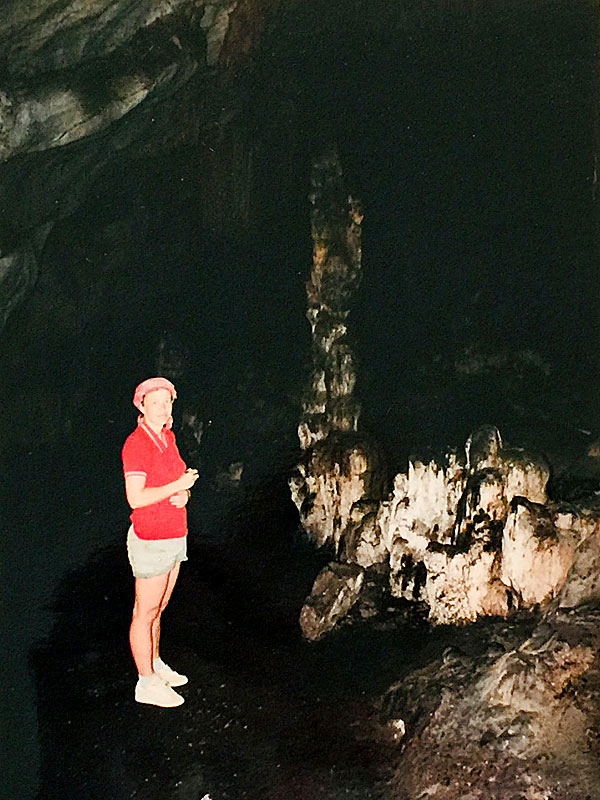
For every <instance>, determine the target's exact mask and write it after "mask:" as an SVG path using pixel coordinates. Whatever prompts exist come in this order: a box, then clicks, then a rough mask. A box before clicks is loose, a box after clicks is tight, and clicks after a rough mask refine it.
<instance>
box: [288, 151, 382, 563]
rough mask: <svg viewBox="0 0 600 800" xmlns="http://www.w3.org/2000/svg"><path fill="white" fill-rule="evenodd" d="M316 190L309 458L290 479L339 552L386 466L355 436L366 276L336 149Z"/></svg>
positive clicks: (301, 504) (307, 516)
mask: <svg viewBox="0 0 600 800" xmlns="http://www.w3.org/2000/svg"><path fill="white" fill-rule="evenodd" d="M311 187H312V191H311V195H310V200H311V204H312V211H311V227H312V238H313V262H312V269H311V273H310V277H309V279H308V281H307V284H306V292H307V298H308V310H307V314H306V315H307V318H308V320H309V323H310V326H311V332H312V356H313V368H312V373H311V377H310V380H309V385H308V388H307V391H306V395H305V398H304V404H303V413H302V419H301V422H300V425H299V427H298V436H299V439H300V445H301V447H302V449H303V450H304V458H303V460H302V462H301V463H300V464H299V465H298V468H297V470H296V472H295V473H294V475H293V476H292V477H291V479H290V489H291V493H292V499H293V501H294V503H295V504H296V506H297V508H298V510H299V512H300V521H301V524H302V526H303V528H304V530H305V531H306V532H307V533H308V535H309V537H310V538H311V539H312V540H313V541H314V542H315V543H316V544H317V546H318V547H321V546H323V545H325V544H327V545H329V546H331V547H332V549H333V551H334V553H336V554H337V553H339V552H340V550H341V549H342V544H343V541H344V537H345V536H346V534H347V533H348V534H349V531H347V528H348V526H349V525H350V523H352V526H353V532H352V535H353V536H354V538H355V539H356V536H355V534H356V526H357V525H360V521H361V515H360V513H359V508H360V505H357V504H361V503H363V504H364V503H365V502H369V501H372V500H375V501H378V500H379V499H380V497H381V494H382V475H383V470H382V464H381V459H380V457H379V454H378V451H377V448H375V447H374V445H373V443H372V442H370V441H369V439H368V437H366V436H364V435H360V434H358V433H357V427H358V418H359V412H360V406H359V404H358V402H357V401H356V399H355V397H354V387H355V382H356V371H355V365H354V356H353V353H352V349H351V347H350V345H349V343H348V339H347V317H348V314H349V313H350V304H351V299H352V294H353V292H354V291H355V290H356V288H357V286H358V285H359V282H360V278H361V222H362V212H361V210H360V204H359V203H358V202H357V201H356V200H355V199H353V198H351V197H348V196H347V194H345V191H344V184H343V174H342V168H341V165H340V162H339V158H338V155H337V152H336V150H335V149H330V150H327V151H326V152H325V153H324V154H323V156H322V157H321V158H319V159H317V160H316V161H315V163H314V165H313V170H312V174H311ZM371 510H372V509H371ZM352 514H353V516H352V518H351V515H352ZM365 530H366V529H365ZM369 535H370V534H369ZM365 536H366V533H365ZM372 544H373V543H372ZM370 546H371V545H369V546H367V545H365V547H363V548H362V550H363V551H364V552H363V553H362V554H361V555H357V553H358V551H359V550H360V549H361V548H360V547H359V548H358V550H357V549H356V548H355V547H354V545H351V549H353V550H354V556H353V557H352V559H351V560H355V561H356V562H357V563H359V562H361V561H363V560H364V559H365V558H366V559H367V560H368V558H369V557H368V556H367V555H366V553H367V551H368V549H369V547H370ZM375 547H376V549H379V545H375Z"/></svg>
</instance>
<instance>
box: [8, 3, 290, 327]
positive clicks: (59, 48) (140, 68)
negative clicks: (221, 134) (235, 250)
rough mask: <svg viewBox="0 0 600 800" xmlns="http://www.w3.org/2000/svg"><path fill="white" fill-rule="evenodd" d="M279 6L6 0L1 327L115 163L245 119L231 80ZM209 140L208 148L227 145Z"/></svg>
mask: <svg viewBox="0 0 600 800" xmlns="http://www.w3.org/2000/svg"><path fill="white" fill-rule="evenodd" d="M277 5H278V0H251V1H250V2H240V0H214V2H210V3H204V2H199V0H169V2H165V1H164V0H142V2H137V3H131V2H128V0H117V2H115V0H89V2H82V1H81V0H60V1H59V2H50V0H23V1H22V2H21V0H18V1H17V0H7V2H5V3H3V6H2V9H1V10H0V44H1V45H2V52H3V58H2V64H1V65H0V329H1V327H2V326H3V325H4V324H5V322H6V320H7V319H8V317H9V316H10V314H11V313H12V312H13V310H14V309H15V308H16V307H17V306H18V305H19V304H20V303H21V302H22V301H23V299H24V298H25V297H26V296H27V294H28V292H29V291H30V290H31V289H32V287H33V286H34V285H35V283H36V281H37V276H38V263H39V255H40V252H41V249H42V247H43V245H44V242H45V239H46V237H47V235H48V233H49V232H50V230H51V228H52V226H53V224H54V223H55V222H56V221H57V220H59V219H64V218H65V217H67V216H69V215H70V214H72V213H73V212H74V211H76V210H77V209H78V208H79V206H80V205H81V204H82V203H84V202H85V199H86V196H87V194H88V192H89V191H90V190H91V189H92V188H93V186H94V183H95V181H96V180H98V179H99V177H100V176H101V175H102V174H103V171H104V170H106V169H107V167H108V166H109V165H111V164H119V163H120V161H122V160H123V159H125V160H126V159H127V158H130V159H133V158H136V157H139V156H140V155H144V156H151V155H152V154H156V153H161V154H164V153H167V152H169V151H170V150H171V149H173V148H174V147H176V146H180V145H182V144H184V143H187V144H192V145H195V144H197V142H198V138H199V132H200V130H201V129H203V128H204V129H206V130H210V131H215V130H217V131H219V130H222V126H223V125H224V124H225V123H227V124H229V123H230V122H231V121H232V119H235V114H236V112H235V101H234V100H233V99H232V98H233V96H234V95H235V92H234V93H232V94H231V96H230V97H229V98H228V99H227V100H224V99H223V98H224V96H225V95H226V88H225V86H226V81H224V76H225V75H230V76H234V75H236V74H237V73H238V72H239V71H240V68H241V67H242V66H243V65H244V64H245V63H246V62H247V60H248V58H249V57H250V56H251V55H252V53H253V52H254V51H255V50H256V48H257V47H258V44H259V41H260V36H261V34H262V31H263V28H264V26H265V23H266V20H267V18H268V16H269V13H271V12H272V11H273V10H274V9H275V8H276V7H277ZM219 82H221V84H220V83H219ZM219 85H221V88H222V92H223V96H222V97H221V98H219V97H218V94H217V91H216V88H217V87H218V86H219ZM211 136H212V134H211ZM213 138H214V137H213ZM211 147H212V150H211V149H209V148H208V147H207V148H206V149H207V153H208V154H211V153H213V152H214V151H215V150H218V149H219V146H218V145H217V144H214V145H211ZM206 172H207V173H209V169H207V170H206ZM209 174H210V173H209ZM242 190H243V187H238V192H239V191H242ZM211 208H212V209H213V210H212V214H213V216H215V214H216V208H215V204H214V202H213V203H212V204H211Z"/></svg>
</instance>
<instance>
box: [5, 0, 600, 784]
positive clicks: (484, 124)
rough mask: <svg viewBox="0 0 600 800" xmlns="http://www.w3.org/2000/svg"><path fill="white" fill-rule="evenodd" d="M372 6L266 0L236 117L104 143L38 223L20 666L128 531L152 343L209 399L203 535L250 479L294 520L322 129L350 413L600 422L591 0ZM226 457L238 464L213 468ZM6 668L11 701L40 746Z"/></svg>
mask: <svg viewBox="0 0 600 800" xmlns="http://www.w3.org/2000/svg"><path fill="white" fill-rule="evenodd" d="M388 6H389V4H386V3H381V4H377V7H376V8H375V10H374V12H373V15H372V16H371V17H370V18H369V19H368V20H367V19H365V17H364V13H365V12H364V8H363V5H362V4H360V3H356V4H339V5H338V4H333V5H332V4H328V3H323V2H319V3H311V4H300V5H298V6H296V7H292V8H290V9H288V10H285V11H282V12H281V14H280V16H279V18H278V20H277V22H276V24H275V25H274V26H273V28H272V29H271V31H270V32H269V35H268V37H267V38H266V40H265V41H264V43H263V47H262V49H261V52H260V53H259V55H258V56H257V57H256V60H255V63H254V65H253V70H252V71H251V72H249V73H248V75H247V76H246V77H244V79H243V81H242V82H241V85H242V88H238V90H237V91H236V93H235V102H234V105H235V109H236V113H235V115H234V118H233V121H232V122H230V123H229V124H228V125H227V126H221V127H219V126H208V127H207V128H206V129H205V130H203V131H201V133H200V135H199V137H198V139H197V141H192V142H189V141H186V142H184V143H182V145H181V146H179V147H176V148H174V149H173V148H171V149H169V151H168V152H166V153H165V154H163V155H162V156H156V154H154V153H153V154H151V155H148V156H144V154H143V153H142V152H140V153H138V154H137V157H136V158H133V159H132V158H131V157H130V155H124V156H123V157H122V158H121V159H118V158H116V157H115V158H113V159H112V161H110V163H108V164H107V165H106V166H105V167H104V168H103V169H102V170H101V171H100V172H99V173H98V175H97V178H96V179H95V180H94V182H93V187H92V188H91V190H89V191H87V193H86V194H85V196H84V197H83V198H82V201H81V204H80V205H79V207H78V209H77V211H76V212H75V213H73V214H71V215H70V216H68V217H67V218H66V219H63V220H61V221H60V222H58V223H57V224H56V225H55V226H54V228H53V230H52V232H51V234H50V236H49V238H48V240H47V242H46V245H45V249H44V254H43V258H42V268H41V274H40V277H39V280H38V283H37V285H36V288H35V290H34V292H33V293H32V294H31V295H30V296H29V297H28V298H27V300H26V301H25V302H24V303H23V305H22V306H21V307H20V308H19V309H18V310H17V311H16V312H15V313H14V314H13V316H12V318H11V319H10V321H9V323H8V325H7V328H6V329H5V331H4V332H3V335H2V337H1V338H0V358H1V362H2V376H3V380H2V382H1V386H0V393H1V396H2V403H1V404H0V408H1V411H0V413H1V415H2V425H1V426H0V430H1V432H0V458H1V460H2V474H3V485H2V489H1V491H2V496H3V505H4V509H5V513H4V515H3V517H4V518H3V524H4V528H5V531H4V535H3V550H4V553H3V559H2V563H3V569H4V570H5V575H4V581H5V585H10V586H11V593H10V603H9V605H8V606H7V607H6V608H5V609H4V611H5V612H6V613H7V620H8V627H7V630H8V632H9V648H8V649H9V651H10V652H11V658H12V663H13V666H12V669H13V670H14V674H17V673H18V674H25V673H26V671H27V663H28V655H27V653H28V649H29V647H30V646H31V644H32V643H33V642H35V641H38V640H39V638H40V637H42V636H45V635H47V634H48V632H49V631H50V629H51V625H52V621H53V610H52V601H53V597H54V594H55V592H56V589H57V587H58V585H59V584H60V581H61V580H62V579H63V578H64V576H65V575H67V574H69V573H72V571H73V570H75V571H77V570H78V569H80V568H81V567H82V566H83V565H84V564H85V563H86V561H87V560H88V559H89V558H90V556H91V555H92V554H94V553H97V552H98V551H99V550H101V549H102V548H104V547H106V546H109V545H114V544H115V543H116V542H117V541H119V540H120V538H121V537H123V536H124V532H125V530H126V527H127V519H126V518H127V508H126V505H125V501H124V497H123V491H122V478H121V474H120V462H119V455H120V447H121V444H122V442H123V440H124V438H125V437H126V435H127V433H128V432H129V431H130V430H131V428H132V426H133V425H134V423H135V410H134V409H133V406H132V405H131V394H132V391H133V388H134V386H135V385H136V384H137V382H138V381H140V380H142V379H143V378H144V377H147V376H148V375H151V374H154V373H156V372H157V369H158V364H159V361H158V359H159V354H160V352H161V347H162V349H163V354H164V356H163V357H164V358H166V361H163V362H162V363H166V364H167V366H168V367H169V370H170V372H171V377H173V378H174V380H175V382H176V384H177V386H178V390H179V397H180V400H179V401H178V404H177V414H178V418H177V419H176V429H177V426H180V424H181V415H182V413H183V411H186V410H187V411H193V412H195V413H197V415H198V416H199V418H200V419H202V420H203V422H204V425H205V427H204V433H203V438H202V443H201V448H200V452H199V454H195V455H194V460H195V461H196V465H197V466H198V467H199V468H200V470H201V473H202V486H201V487H199V490H198V491H197V492H196V497H195V499H194V503H193V504H192V506H191V508H190V518H191V527H192V531H193V533H194V535H196V536H199V537H205V539H206V540H207V541H209V540H210V541H218V540H221V541H222V542H223V543H226V542H229V541H231V540H232V537H233V533H234V531H233V528H232V527H231V515H232V513H233V517H234V518H235V519H237V520H241V521H242V523H241V524H239V525H238V526H237V527H235V526H234V527H235V534H236V535H237V536H239V535H240V531H241V530H243V520H244V515H245V514H248V513H249V509H252V508H254V507H255V506H256V503H257V498H259V501H260V502H264V507H265V508H266V509H267V511H268V513H266V512H265V513H263V515H262V517H261V524H262V525H263V526H264V525H267V526H268V525H269V519H271V520H272V524H271V527H272V528H278V526H281V527H282V528H285V530H283V529H282V530H281V534H282V536H286V535H289V532H290V530H292V529H293V527H294V524H295V523H294V519H295V518H294V512H293V508H292V507H291V501H290V500H289V497H288V496H287V489H286V479H287V474H288V473H289V470H290V469H291V467H292V465H293V463H294V459H295V458H296V457H297V439H296V432H295V426H296V423H297V419H298V416H299V411H300V404H301V396H302V391H303V388H304V383H305V381H306V378H307V375H308V368H309V364H310V350H309V348H310V337H309V328H308V324H307V322H306V320H305V318H304V310H305V294H304V280H305V277H306V275H307V272H308V267H309V263H310V258H311V243H310V227H309V205H308V201H307V194H308V191H309V172H310V165H311V161H312V159H313V158H314V157H315V156H316V155H318V154H319V153H320V151H321V149H322V148H323V147H324V146H326V145H327V144H328V143H330V142H331V141H333V142H335V143H336V144H337V146H338V148H339V150H340V154H341V159H342V163H343V165H344V169H345V174H346V179H347V185H348V189H349V191H350V192H352V193H355V194H357V195H358V196H359V197H360V198H361V200H362V201H363V203H364V206H365V221H364V225H363V228H364V239H363V266H364V280H363V283H362V286H361V289H360V291H359V293H358V295H357V297H356V299H355V305H354V309H353V311H352V314H351V316H350V318H349V327H350V331H351V334H352V337H353V341H354V346H355V349H356V353H357V356H358V359H359V382H358V385H357V393H358V395H359V398H360V400H361V402H362V406H363V413H362V417H361V426H362V428H363V429H364V430H366V431H367V432H369V433H371V434H372V435H373V436H374V437H375V438H376V439H377V440H378V441H379V442H381V443H382V446H383V448H384V450H385V453H386V457H387V459H388V462H389V468H390V476H391V475H392V474H393V472H394V471H396V470H398V469H403V468H404V467H405V464H406V459H407V457H408V456H410V455H414V454H429V453H440V452H442V451H443V450H444V449H445V448H446V447H448V446H450V447H460V446H461V445H462V444H463V442H464V440H465V439H466V437H467V436H468V434H469V433H470V432H471V431H472V430H473V429H474V428H475V427H477V426H478V425H479V424H482V423H493V424H496V425H498V426H499V428H500V430H501V432H502V434H503V435H504V437H505V439H507V440H508V441H510V443H511V444H514V445H517V446H519V445H522V446H527V447H530V448H532V449H534V450H538V451H539V450H541V451H543V452H545V453H547V454H548V456H549V457H550V458H551V460H552V462H553V464H554V465H555V467H556V469H563V468H565V467H566V466H568V465H569V464H572V463H573V462H575V461H576V460H577V459H578V458H579V457H580V456H581V455H583V454H584V453H585V451H586V449H587V448H588V447H589V446H590V445H591V444H592V442H593V441H594V439H595V438H597V437H598V434H599V428H598V423H597V401H598V388H597V380H596V375H597V360H598V356H597V334H598V297H597V283H598V282H597V249H596V248H597V235H596V232H597V202H596V198H595V195H594V192H595V184H594V163H593V154H594V149H595V146H596V111H595V109H596V104H597V84H596V79H597V75H596V64H597V37H596V16H597V6H596V3H592V2H577V3H572V2H569V3H567V2H553V3H550V2H542V3H516V2H515V3H493V4H490V5H489V6H487V7H479V6H477V8H476V11H475V12H474V13H472V11H471V7H470V6H466V5H463V4H452V5H450V4H449V5H448V7H447V8H445V9H443V10H442V9H441V6H440V5H439V4H436V5H435V6H434V5H428V4H422V5H421V6H420V7H419V9H417V4H414V5H413V6H411V8H412V13H413V16H412V17H411V18H410V19H409V20H408V22H409V23H410V24H407V18H401V17H399V16H394V11H393V10H392V9H391V8H388ZM415 9H417V10H415ZM406 13H407V15H408V14H409V12H408V11H407V12H406ZM201 90H202V87H201V85H198V86H196V88H195V91H197V92H198V93H201ZM192 96H193V93H192ZM187 99H189V98H187ZM119 124H120V123H119ZM77 146H79V145H75V147H77ZM34 158H43V155H36V156H34ZM29 202H31V203H34V204H35V202H36V199H35V198H29ZM182 450H183V451H184V456H185V455H187V454H186V452H185V450H186V443H185V440H183V439H182ZM188 458H190V456H189V455H188ZM237 461H241V462H243V464H244V473H243V478H242V481H241V485H240V487H239V488H238V487H227V486H224V485H223V484H222V483H219V478H218V476H219V474H221V473H222V472H223V470H226V469H227V467H228V465H229V464H230V463H231V462H237ZM267 498H268V499H267ZM232 510H233V511H232ZM262 531H263V532H262V534H261V527H260V526H258V525H257V526H248V531H247V537H248V540H249V543H250V546H251V545H252V541H253V539H252V537H255V541H256V539H257V538H258V537H260V536H261V535H263V536H264V538H265V541H268V537H269V536H272V535H273V530H269V531H268V532H265V530H264V527H263V528H262ZM246 544H248V542H246ZM16 564H18V565H19V566H18V568H15V566H14V565H16ZM23 609H27V611H26V613H25V614H24V612H23ZM10 668H11V667H9V669H10ZM13 683H14V682H13ZM25 683H26V681H25ZM22 689H23V687H21V686H20V685H18V684H14V685H13V689H12V690H11V693H10V697H9V701H8V707H9V708H10V707H14V708H15V709H18V710H19V712H20V713H21V714H22V719H23V729H24V730H26V731H28V732H29V738H28V745H27V746H28V747H30V748H31V750H32V753H34V755H33V762H32V763H35V761H36V755H35V753H36V745H35V743H34V742H33V740H32V739H31V732H32V731H34V730H35V726H36V721H35V708H34V707H33V705H34V704H35V703H34V704H33V705H32V704H29V705H25V706H24V705H23V703H22V699H21V690H22ZM30 690H31V687H28V686H25V689H24V691H30ZM11 703H12V706H11ZM23 709H25V710H23ZM20 732H22V731H20ZM20 732H19V733H20ZM15 737H16V732H15ZM21 778H22V776H21Z"/></svg>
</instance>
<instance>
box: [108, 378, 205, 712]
mask: <svg viewBox="0 0 600 800" xmlns="http://www.w3.org/2000/svg"><path fill="white" fill-rule="evenodd" d="M176 397H177V393H176V391H175V387H174V386H173V384H172V383H171V382H170V381H168V380H167V379H166V378H148V380H145V381H143V382H142V383H140V385H139V386H138V387H137V388H136V390H135V393H134V396H133V404H134V406H135V407H136V408H137V409H138V410H139V411H140V412H141V414H140V416H139V417H138V426H137V428H136V430H135V431H133V433H131V434H130V435H129V436H128V437H127V439H126V441H125V444H124V445H123V452H122V457H123V472H124V475H125V493H126V495H127V502H128V503H129V505H130V506H131V509H132V512H131V517H130V519H131V526H130V528H129V533H128V535H127V552H128V555H129V562H130V564H131V568H132V570H133V575H134V577H135V604H134V607H133V616H132V619H131V628H130V631H129V642H130V645H131V653H132V655H133V660H134V661H135V665H136V667H137V670H138V676H139V677H138V682H137V685H136V688H135V699H136V700H137V702H138V703H150V704H151V705H155V706H162V707H164V708H170V707H173V706H178V705H181V703H183V697H182V696H181V695H180V694H177V692H175V691H173V688H172V687H173V686H183V684H185V683H187V680H188V679H187V677H186V676H185V675H181V674H179V673H178V672H175V670H173V669H171V667H169V666H168V665H167V664H165V662H164V661H163V660H162V659H161V658H160V655H159V649H158V647H159V640H160V618H161V614H162V612H163V611H164V610H165V608H166V606H167V603H168V602H169V598H170V597H171V594H172V592H173V587H174V586H175V582H176V580H177V575H178V573H179V565H180V563H181V562H182V561H186V560H187V554H186V553H187V550H186V546H187V512H186V509H185V506H186V504H187V501H188V500H189V497H190V489H191V488H192V486H193V485H194V483H195V482H196V480H197V479H198V472H197V470H195V469H186V466H185V463H184V462H183V460H182V458H181V456H180V455H179V451H178V449H177V445H176V443H175V436H174V435H173V433H172V431H171V430H170V428H171V424H172V421H173V418H172V413H171V412H172V409H173V401H174V400H175V398H176Z"/></svg>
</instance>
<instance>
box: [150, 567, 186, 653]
mask: <svg viewBox="0 0 600 800" xmlns="http://www.w3.org/2000/svg"><path fill="white" fill-rule="evenodd" d="M179 564H180V562H179V561H178V562H177V564H175V566H174V567H173V568H172V569H171V570H170V572H169V573H168V575H167V586H166V589H165V592H164V594H163V597H162V600H161V603H160V608H159V610H158V616H157V617H156V619H155V620H154V622H153V623H152V659H155V658H158V645H159V642H160V617H161V614H162V612H163V611H164V610H165V608H166V607H167V604H168V602H169V600H170V599H171V595H172V594H173V589H174V588H175V583H176V582H177V576H178V575H179Z"/></svg>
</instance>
